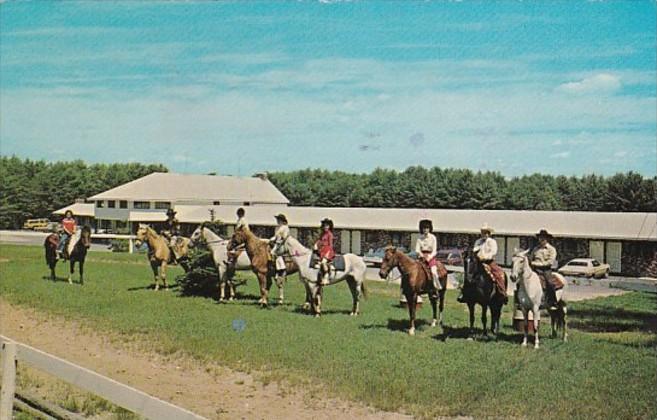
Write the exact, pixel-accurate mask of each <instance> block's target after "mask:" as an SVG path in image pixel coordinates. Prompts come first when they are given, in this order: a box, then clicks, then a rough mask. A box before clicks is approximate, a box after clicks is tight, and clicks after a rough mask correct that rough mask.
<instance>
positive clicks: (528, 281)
mask: <svg viewBox="0 0 657 420" xmlns="http://www.w3.org/2000/svg"><path fill="white" fill-rule="evenodd" d="M528 252H529V251H528V250H525V251H521V252H516V253H515V254H514V256H513V271H512V274H511V280H512V281H513V282H517V281H519V287H518V294H517V298H518V302H516V304H517V305H519V306H520V309H521V310H522V315H523V318H524V321H525V322H524V325H525V331H524V334H525V336H524V338H523V340H522V346H523V347H526V346H527V336H528V329H529V311H532V315H533V317H534V348H535V349H538V348H539V338H538V328H539V326H538V324H539V322H540V320H541V311H540V310H539V308H540V305H541V301H542V300H543V288H542V286H541V279H540V278H539V277H538V274H536V272H535V271H534V270H532V268H531V266H530V264H529V258H528V257H527V253H528ZM553 274H555V275H557V276H559V277H560V278H561V281H562V282H563V284H564V287H563V288H562V289H560V290H557V291H556V296H557V309H556V310H554V311H549V313H550V321H551V325H552V337H556V335H557V328H560V329H561V331H562V338H563V341H564V342H566V341H568V331H567V323H566V314H567V313H568V308H567V307H566V301H565V300H564V299H563V295H564V292H565V289H566V280H565V279H564V278H563V276H561V274H558V273H553Z"/></svg>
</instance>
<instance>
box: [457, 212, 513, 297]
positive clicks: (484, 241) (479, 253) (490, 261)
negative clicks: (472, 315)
mask: <svg viewBox="0 0 657 420" xmlns="http://www.w3.org/2000/svg"><path fill="white" fill-rule="evenodd" d="M480 232H481V237H480V238H479V239H477V240H476V241H475V243H474V246H473V247H472V253H473V254H474V256H475V257H476V258H477V260H479V262H480V263H481V265H482V266H483V269H484V271H485V272H486V273H488V276H489V277H490V279H491V280H492V281H493V283H495V289H496V291H497V293H499V294H500V296H502V298H503V299H504V303H507V302H508V301H509V298H508V297H507V295H506V282H505V277H504V271H503V270H502V268H501V267H500V266H499V265H497V262H495V257H496V256H497V241H496V240H495V239H493V233H494V232H495V230H494V229H493V228H492V227H490V226H488V223H484V225H483V226H482V227H481V229H480ZM456 300H457V301H459V302H461V303H463V291H461V295H460V296H459V297H458V298H457V299H456Z"/></svg>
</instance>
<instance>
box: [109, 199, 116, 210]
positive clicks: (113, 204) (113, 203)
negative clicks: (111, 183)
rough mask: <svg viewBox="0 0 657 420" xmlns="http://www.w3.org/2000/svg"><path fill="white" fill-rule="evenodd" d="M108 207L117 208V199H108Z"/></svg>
mask: <svg viewBox="0 0 657 420" xmlns="http://www.w3.org/2000/svg"><path fill="white" fill-rule="evenodd" d="M107 207H108V208H110V209H113V208H116V201H114V200H107Z"/></svg>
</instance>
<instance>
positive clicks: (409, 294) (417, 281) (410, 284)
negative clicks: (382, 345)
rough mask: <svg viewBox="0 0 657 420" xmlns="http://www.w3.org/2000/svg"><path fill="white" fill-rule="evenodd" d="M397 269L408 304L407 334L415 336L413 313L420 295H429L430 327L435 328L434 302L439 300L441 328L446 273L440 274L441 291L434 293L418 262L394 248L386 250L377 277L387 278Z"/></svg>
mask: <svg viewBox="0 0 657 420" xmlns="http://www.w3.org/2000/svg"><path fill="white" fill-rule="evenodd" d="M395 267H397V269H398V270H399V272H400V273H401V275H402V277H401V286H402V291H403V293H404V296H406V302H407V304H408V314H409V317H410V320H411V325H410V328H409V329H408V333H409V334H410V335H415V312H416V308H417V298H418V296H419V295H421V294H422V293H428V294H429V300H430V301H431V309H432V310H433V320H432V321H431V326H432V327H435V326H436V301H438V299H440V326H441V328H442V326H443V308H444V307H445V290H446V289H447V272H446V271H444V273H441V274H442V275H441V276H440V278H439V281H440V285H441V286H442V287H441V290H440V291H438V292H437V291H436V290H435V288H434V286H433V278H432V277H431V274H430V273H427V272H426V271H425V269H424V268H423V267H422V265H421V263H420V262H419V261H416V260H413V259H412V258H411V257H409V256H408V255H406V254H404V253H403V252H401V251H400V250H398V249H397V248H395V247H388V248H386V252H385V255H384V256H383V261H382V262H381V270H379V276H380V277H381V278H382V279H384V278H386V277H388V274H389V273H390V271H391V270H392V269H393V268H395Z"/></svg>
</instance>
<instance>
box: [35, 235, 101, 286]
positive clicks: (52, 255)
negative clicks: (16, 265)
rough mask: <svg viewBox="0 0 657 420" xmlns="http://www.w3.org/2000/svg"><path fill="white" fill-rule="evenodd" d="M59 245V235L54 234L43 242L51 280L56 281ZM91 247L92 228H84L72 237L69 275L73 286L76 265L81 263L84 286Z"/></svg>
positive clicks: (69, 249)
mask: <svg viewBox="0 0 657 420" xmlns="http://www.w3.org/2000/svg"><path fill="white" fill-rule="evenodd" d="M58 245H59V235H58V234H56V233H52V234H50V235H48V236H47V237H46V239H45V241H44V242H43V247H44V249H45V256H46V264H47V265H48V267H50V279H51V280H53V281H54V280H55V279H56V277H55V266H56V265H57V246H58ZM90 246H91V228H90V227H89V226H86V225H85V226H83V227H82V228H81V229H80V230H78V231H77V232H76V233H75V234H74V235H73V237H71V239H70V241H69V243H68V246H67V254H68V260H69V262H70V272H69V275H68V282H69V284H73V272H74V271H75V263H76V262H78V263H80V284H81V285H83V284H84V260H85V258H87V250H88V249H89V247H90Z"/></svg>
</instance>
